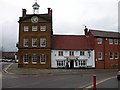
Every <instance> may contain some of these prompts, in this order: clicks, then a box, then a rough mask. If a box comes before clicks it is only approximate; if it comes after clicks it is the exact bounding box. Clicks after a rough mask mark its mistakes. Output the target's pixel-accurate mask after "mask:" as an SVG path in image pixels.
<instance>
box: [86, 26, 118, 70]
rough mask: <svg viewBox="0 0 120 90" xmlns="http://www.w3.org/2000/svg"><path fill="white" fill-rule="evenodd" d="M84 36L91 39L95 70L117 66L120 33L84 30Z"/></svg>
mask: <svg viewBox="0 0 120 90" xmlns="http://www.w3.org/2000/svg"><path fill="white" fill-rule="evenodd" d="M85 34H86V36H87V37H89V38H91V42H92V45H93V46H94V50H95V67H96V69H98V68H99V69H109V68H115V67H116V66H118V64H119V61H120V42H119V40H120V37H119V35H120V33H118V32H110V31H101V30H91V29H89V31H88V29H87V28H86V29H85Z"/></svg>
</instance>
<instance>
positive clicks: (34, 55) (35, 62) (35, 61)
mask: <svg viewBox="0 0 120 90" xmlns="http://www.w3.org/2000/svg"><path fill="white" fill-rule="evenodd" d="M32 64H37V54H36V53H33V54H32Z"/></svg>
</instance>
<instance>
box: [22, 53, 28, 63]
mask: <svg viewBox="0 0 120 90" xmlns="http://www.w3.org/2000/svg"><path fill="white" fill-rule="evenodd" d="M28 60H29V57H28V54H24V55H23V62H24V63H25V64H28Z"/></svg>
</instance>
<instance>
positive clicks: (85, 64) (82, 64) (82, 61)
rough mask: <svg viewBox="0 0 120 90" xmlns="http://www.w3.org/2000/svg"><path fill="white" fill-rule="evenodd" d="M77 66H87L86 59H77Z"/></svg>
mask: <svg viewBox="0 0 120 90" xmlns="http://www.w3.org/2000/svg"><path fill="white" fill-rule="evenodd" d="M78 65H79V67H85V66H87V60H79V61H78Z"/></svg>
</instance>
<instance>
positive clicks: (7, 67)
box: [4, 63, 13, 74]
mask: <svg viewBox="0 0 120 90" xmlns="http://www.w3.org/2000/svg"><path fill="white" fill-rule="evenodd" d="M12 64H13V63H11V64H9V65H8V66H7V67H6V68H5V69H4V71H5V72H6V73H9V72H8V71H7V70H8V68H9V67H10V66H11V65H12ZM9 74H12V73H9Z"/></svg>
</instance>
